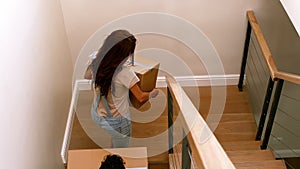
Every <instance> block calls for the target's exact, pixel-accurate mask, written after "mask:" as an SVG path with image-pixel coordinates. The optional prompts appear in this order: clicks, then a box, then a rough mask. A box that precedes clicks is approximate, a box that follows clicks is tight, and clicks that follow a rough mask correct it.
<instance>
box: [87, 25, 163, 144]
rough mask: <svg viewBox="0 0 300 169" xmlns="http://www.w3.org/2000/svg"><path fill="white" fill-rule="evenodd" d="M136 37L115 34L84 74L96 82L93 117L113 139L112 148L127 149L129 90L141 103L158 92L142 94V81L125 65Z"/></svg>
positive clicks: (120, 31) (129, 124) (132, 50)
mask: <svg viewBox="0 0 300 169" xmlns="http://www.w3.org/2000/svg"><path fill="white" fill-rule="evenodd" d="M135 46H136V39H135V37H134V36H133V35H132V34H130V33H129V32H128V31H126V30H116V31H114V32H112V33H111V34H110V35H109V36H108V37H107V38H106V39H105V41H104V43H103V45H102V47H101V48H100V49H99V51H98V53H97V54H96V58H95V59H94V60H93V61H92V63H91V64H90V65H89V67H88V69H87V70H86V73H85V78H86V79H93V80H94V88H95V94H96V95H95V96H96V97H95V98H96V99H95V101H94V104H93V107H92V117H93V120H94V121H95V123H96V124H97V125H99V126H100V127H101V128H103V129H104V130H105V131H106V132H107V133H108V134H109V135H110V136H111V137H112V147H113V148H117V147H128V145H129V137H130V136H131V121H130V113H129V102H130V100H129V90H130V91H131V92H132V94H133V95H134V96H135V97H136V98H137V99H138V100H139V101H140V102H144V101H146V100H148V99H149V98H152V97H155V96H156V95H157V94H158V90H157V89H154V90H153V91H151V92H143V91H142V90H141V89H140V87H139V86H138V85H137V83H138V82H139V78H138V77H137V76H136V74H135V73H134V72H133V71H132V70H131V69H130V67H127V66H125V65H124V63H125V62H126V61H127V60H128V57H129V56H130V55H132V54H133V53H134V50H135Z"/></svg>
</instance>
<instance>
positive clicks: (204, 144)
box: [166, 76, 235, 169]
mask: <svg viewBox="0 0 300 169" xmlns="http://www.w3.org/2000/svg"><path fill="white" fill-rule="evenodd" d="M166 81H167V84H168V88H169V89H170V93H171V95H172V98H173V102H174V104H175V106H176V107H177V108H178V109H179V111H180V114H179V115H178V117H177V118H179V119H180V121H181V123H180V124H181V125H182V127H183V130H184V131H185V133H187V137H188V141H189V144H190V148H191V149H192V151H191V152H192V155H193V158H194V160H195V163H196V165H197V166H198V167H199V168H207V169H210V168H218V169H235V166H234V165H233V163H232V161H231V160H230V159H229V157H228V156H227V154H226V152H225V151H224V149H223V148H222V146H221V145H220V143H219V142H218V140H217V139H216V137H215V135H214V134H213V132H212V131H211V130H210V128H209V127H208V125H207V123H206V122H205V120H204V119H203V118H202V116H201V115H200V113H199V112H198V110H197V109H196V108H195V106H194V105H193V103H192V102H191V100H190V99H189V97H188V96H187V95H186V93H185V92H184V91H183V89H182V87H181V86H180V85H179V84H178V83H177V82H176V80H175V79H174V78H173V77H172V76H166Z"/></svg>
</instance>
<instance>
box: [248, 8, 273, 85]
mask: <svg viewBox="0 0 300 169" xmlns="http://www.w3.org/2000/svg"><path fill="white" fill-rule="evenodd" d="M247 17H248V21H249V22H250V24H251V27H252V29H253V32H254V35H255V37H256V39H257V42H258V44H259V47H260V49H261V51H262V54H263V56H264V58H265V61H266V63H267V65H268V68H269V70H270V73H271V77H272V79H273V80H275V74H276V72H277V67H276V65H275V62H274V60H273V57H272V54H271V51H270V49H269V46H268V44H267V41H266V39H265V37H264V35H263V33H262V31H261V29H260V26H259V24H258V22H257V20H256V17H255V15H254V12H253V11H247Z"/></svg>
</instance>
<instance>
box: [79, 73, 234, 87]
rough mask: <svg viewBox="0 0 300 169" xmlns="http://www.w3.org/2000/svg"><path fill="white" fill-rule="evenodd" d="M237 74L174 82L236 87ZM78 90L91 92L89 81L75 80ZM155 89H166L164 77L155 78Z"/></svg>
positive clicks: (179, 77) (204, 76) (189, 84)
mask: <svg viewBox="0 0 300 169" xmlns="http://www.w3.org/2000/svg"><path fill="white" fill-rule="evenodd" d="M239 76H240V75H239V74H228V75H211V76H208V75H203V76H175V77H174V78H175V79H176V81H177V82H178V83H179V84H180V85H181V86H183V87H193V86H229V85H237V84H238V82H239ZM77 81H78V89H79V90H91V88H92V86H91V81H90V80H84V79H82V80H77ZM156 87H157V88H162V87H167V83H166V79H165V77H162V76H161V77H157V81H156Z"/></svg>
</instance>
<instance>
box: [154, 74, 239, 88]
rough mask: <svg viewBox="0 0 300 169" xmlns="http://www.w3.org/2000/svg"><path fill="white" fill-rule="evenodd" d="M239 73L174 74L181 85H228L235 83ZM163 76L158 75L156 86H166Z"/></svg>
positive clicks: (237, 80)
mask: <svg viewBox="0 0 300 169" xmlns="http://www.w3.org/2000/svg"><path fill="white" fill-rule="evenodd" d="M239 76H240V75H239V74H228V75H210V76H209V75H201V76H175V77H174V78H175V80H176V81H177V82H178V83H179V84H180V85H181V86H183V87H184V86H229V85H237V84H238V82H239ZM166 86H167V84H166V79H165V77H158V78H157V82H156V87H158V88H159V87H166Z"/></svg>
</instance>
